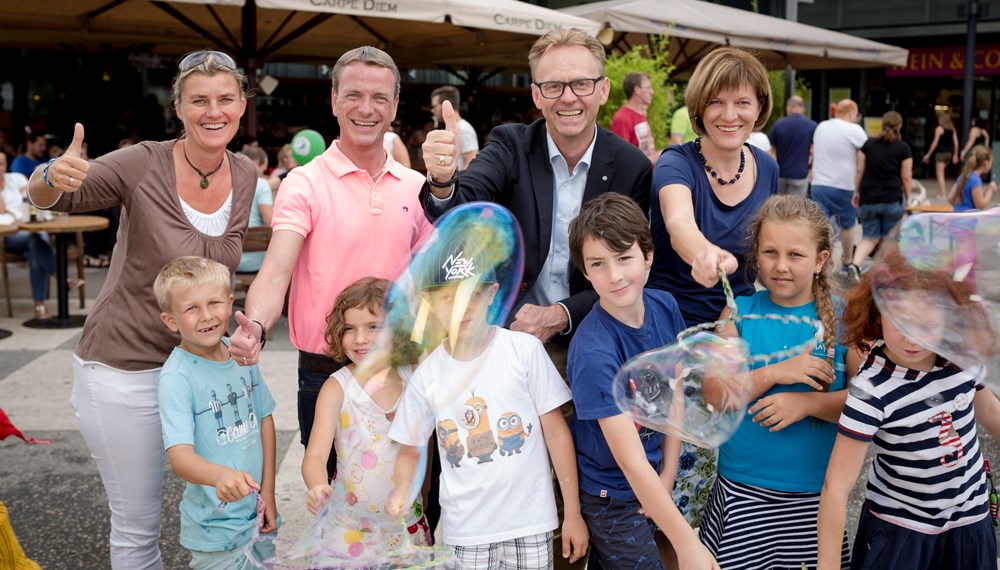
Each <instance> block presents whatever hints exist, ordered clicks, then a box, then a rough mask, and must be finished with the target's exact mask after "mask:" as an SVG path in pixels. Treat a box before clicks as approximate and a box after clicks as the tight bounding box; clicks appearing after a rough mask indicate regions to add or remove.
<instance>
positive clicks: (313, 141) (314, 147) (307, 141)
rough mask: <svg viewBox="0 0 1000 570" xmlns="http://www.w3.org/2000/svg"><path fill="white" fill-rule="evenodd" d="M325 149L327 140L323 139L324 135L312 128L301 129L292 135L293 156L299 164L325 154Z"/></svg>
mask: <svg viewBox="0 0 1000 570" xmlns="http://www.w3.org/2000/svg"><path fill="white" fill-rule="evenodd" d="M325 150H326V141H324V140H323V135H321V134H319V133H317V132H316V131H314V130H312V129H306V130H304V131H299V132H297V133H295V136H294V137H292V157H294V158H295V162H297V163H299V166H302V165H304V164H306V163H308V162H309V161H310V160H312V159H314V158H316V157H317V156H319V155H321V154H323V151H325Z"/></svg>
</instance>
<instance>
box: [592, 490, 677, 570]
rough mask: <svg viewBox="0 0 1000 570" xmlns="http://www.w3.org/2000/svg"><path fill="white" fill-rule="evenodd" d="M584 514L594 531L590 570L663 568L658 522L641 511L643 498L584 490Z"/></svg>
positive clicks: (654, 569)
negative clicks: (658, 548) (601, 494)
mask: <svg viewBox="0 0 1000 570" xmlns="http://www.w3.org/2000/svg"><path fill="white" fill-rule="evenodd" d="M580 513H581V514H582V515H583V520H584V521H585V522H586V523H587V530H589V531H590V559H589V560H588V561H587V568H588V569H589V570H618V569H623V570H624V569H632V568H635V569H637V570H663V563H662V562H660V552H659V550H657V548H656V537H655V535H654V532H655V530H656V523H654V522H653V520H652V519H648V518H646V516H645V515H642V514H640V513H639V501H623V500H621V499H613V498H611V497H595V496H594V495H590V494H588V493H580Z"/></svg>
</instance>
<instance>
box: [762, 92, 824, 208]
mask: <svg viewBox="0 0 1000 570" xmlns="http://www.w3.org/2000/svg"><path fill="white" fill-rule="evenodd" d="M805 112H806V105H805V101H803V100H802V97H799V96H798V95H792V96H791V97H789V98H788V102H787V103H785V116H784V117H782V118H780V119H778V120H777V121H776V122H775V123H774V126H772V127H771V134H770V137H769V138H770V139H771V156H773V157H774V158H775V160H777V161H778V169H779V171H780V175H779V178H778V193H779V194H795V195H798V196H803V197H805V196H806V195H807V194H808V191H809V159H810V158H811V157H812V151H813V147H812V141H813V133H815V132H816V121H814V120H812V119H810V118H809V117H806V116H805Z"/></svg>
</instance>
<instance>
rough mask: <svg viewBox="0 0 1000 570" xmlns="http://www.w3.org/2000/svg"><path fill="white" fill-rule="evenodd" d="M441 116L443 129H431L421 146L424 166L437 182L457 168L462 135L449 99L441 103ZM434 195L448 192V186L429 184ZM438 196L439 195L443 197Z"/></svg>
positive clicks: (446, 177) (447, 177)
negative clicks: (441, 186) (438, 186)
mask: <svg viewBox="0 0 1000 570" xmlns="http://www.w3.org/2000/svg"><path fill="white" fill-rule="evenodd" d="M441 118H443V119H444V130H440V129H438V130H433V131H431V132H429V133H427V138H426V139H425V140H424V144H423V146H422V147H421V149H422V150H423V153H424V166H426V167H427V172H429V173H430V174H431V176H432V177H433V178H434V180H435V181H437V182H444V181H446V180H451V177H452V176H454V174H455V169H457V168H458V153H459V152H460V149H461V148H462V135H461V133H459V130H458V119H459V117H458V113H457V112H456V111H455V109H453V108H452V106H451V102H450V101H444V102H442V103H441ZM431 190H432V191H434V192H435V195H436V194H437V193H438V192H440V193H441V194H443V195H444V196H447V195H448V194H450V192H451V191H450V190H449V189H448V188H435V187H433V186H431ZM444 196H439V197H444Z"/></svg>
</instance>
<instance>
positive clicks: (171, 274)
mask: <svg viewBox="0 0 1000 570" xmlns="http://www.w3.org/2000/svg"><path fill="white" fill-rule="evenodd" d="M206 284H218V285H220V286H223V287H225V288H226V289H227V290H228V291H229V292H230V293H231V292H232V290H233V274H232V272H230V271H229V268H228V267H226V266H225V265H223V264H221V263H219V262H218V261H213V260H211V259H207V258H204V257H199V256H197V255H188V256H185V257H178V258H177V259H175V260H173V261H171V262H170V263H168V264H166V265H164V266H163V269H161V270H160V273H159V274H157V276H156V280H155V281H153V294H154V295H155V296H156V302H157V304H158V305H159V306H160V310H161V311H163V312H164V313H169V312H170V308H171V307H170V295H171V293H173V292H174V291H176V290H177V289H179V288H181V287H190V286H192V285H206Z"/></svg>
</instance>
